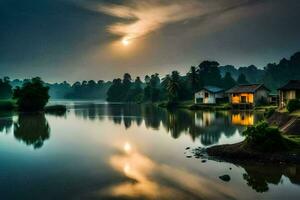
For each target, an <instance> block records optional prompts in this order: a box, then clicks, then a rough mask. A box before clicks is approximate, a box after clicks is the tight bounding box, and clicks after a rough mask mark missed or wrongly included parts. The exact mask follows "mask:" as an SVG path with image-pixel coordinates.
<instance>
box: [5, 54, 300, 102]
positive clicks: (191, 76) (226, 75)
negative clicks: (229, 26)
mask: <svg viewBox="0 0 300 200" xmlns="http://www.w3.org/2000/svg"><path fill="white" fill-rule="evenodd" d="M292 79H300V52H297V53H295V54H294V55H293V56H291V58H290V59H285V58H283V59H281V60H280V62H279V63H270V64H268V65H267V66H266V67H264V68H263V69H259V68H257V67H256V66H254V65H250V66H248V67H239V68H236V67H234V66H232V65H226V66H220V65H219V63H218V62H216V61H203V62H202V63H200V64H199V65H198V66H192V67H190V70H189V72H187V73H186V74H183V75H181V74H180V73H179V72H178V71H172V72H171V73H170V74H167V75H166V76H164V77H163V78H161V77H160V76H159V74H158V73H153V74H152V75H146V76H145V77H144V79H143V80H142V79H141V78H140V77H136V78H135V79H133V78H132V77H131V75H130V74H129V73H125V74H124V76H123V77H122V78H116V79H114V80H113V81H112V82H111V81H107V82H105V81H102V80H100V81H97V82H96V81H94V80H90V81H82V82H75V83H74V84H72V85H71V84H69V83H68V82H66V81H64V82H62V83H54V84H50V83H45V84H46V85H47V86H49V88H50V90H49V93H50V96H51V98H52V99H62V98H66V99H106V100H107V101H110V102H120V101H127V102H157V101H162V100H168V101H170V102H176V101H182V100H191V99H192V98H193V94H194V93H195V92H197V91H198V90H199V89H201V88H202V87H203V86H206V85H212V86H219V87H222V88H224V89H229V88H231V87H232V86H234V85H236V84H247V83H264V84H265V85H266V86H267V87H268V88H269V89H271V90H272V92H273V93H276V90H277V88H279V87H280V86H282V85H283V84H285V83H286V82H288V81H289V80H292ZM26 81H28V80H26V79H24V80H18V79H17V80H13V81H11V80H10V79H9V78H8V77H4V78H3V79H0V99H5V98H10V97H11V96H12V88H14V87H16V86H21V85H22V84H23V83H24V82H26Z"/></svg>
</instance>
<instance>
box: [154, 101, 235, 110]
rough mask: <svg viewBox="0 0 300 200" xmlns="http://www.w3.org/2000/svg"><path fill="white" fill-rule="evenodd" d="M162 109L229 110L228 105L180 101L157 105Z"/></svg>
mask: <svg viewBox="0 0 300 200" xmlns="http://www.w3.org/2000/svg"><path fill="white" fill-rule="evenodd" d="M157 105H158V106H159V107H162V108H170V107H172V108H181V109H189V110H211V111H215V110H230V109H231V107H230V105H229V104H227V103H225V104H195V103H194V101H192V100H191V101H180V102H176V103H173V104H170V103H168V102H161V103H158V104H157Z"/></svg>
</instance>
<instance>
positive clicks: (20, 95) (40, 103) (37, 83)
mask: <svg viewBox="0 0 300 200" xmlns="http://www.w3.org/2000/svg"><path fill="white" fill-rule="evenodd" d="M48 91H49V87H46V86H44V83H43V81H42V80H41V79H40V78H38V77H37V78H33V79H31V80H30V81H28V82H25V83H24V84H23V86H22V87H21V88H20V87H17V88H16V89H15V90H14V94H13V98H14V99H16V100H17V105H18V108H19V110H22V111H39V110H43V109H44V107H45V105H46V104H47V102H48V100H49V98H50V96H49V94H48Z"/></svg>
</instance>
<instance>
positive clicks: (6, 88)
mask: <svg viewBox="0 0 300 200" xmlns="http://www.w3.org/2000/svg"><path fill="white" fill-rule="evenodd" d="M11 97H12V86H11V85H10V80H9V77H4V78H3V79H0V99H9V98H11Z"/></svg>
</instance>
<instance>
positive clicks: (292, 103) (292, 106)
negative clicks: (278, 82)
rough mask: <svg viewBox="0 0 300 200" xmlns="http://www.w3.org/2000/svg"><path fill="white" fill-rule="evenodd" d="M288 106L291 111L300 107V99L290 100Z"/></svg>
mask: <svg viewBox="0 0 300 200" xmlns="http://www.w3.org/2000/svg"><path fill="white" fill-rule="evenodd" d="M286 108H287V110H288V111H289V112H290V113H291V112H293V111H295V110H298V109H300V100H299V99H292V100H289V102H288V104H287V107H286Z"/></svg>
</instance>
